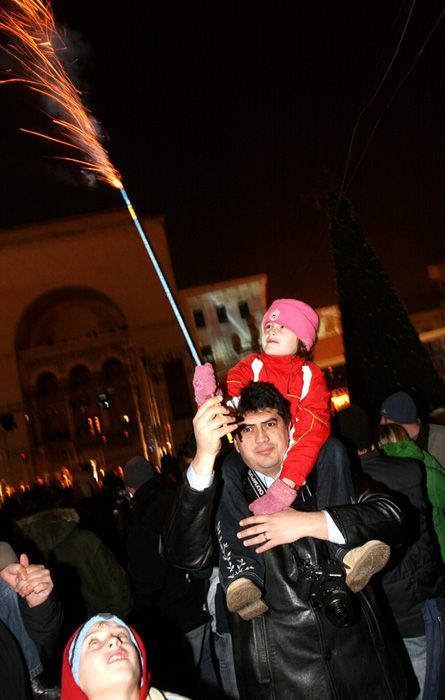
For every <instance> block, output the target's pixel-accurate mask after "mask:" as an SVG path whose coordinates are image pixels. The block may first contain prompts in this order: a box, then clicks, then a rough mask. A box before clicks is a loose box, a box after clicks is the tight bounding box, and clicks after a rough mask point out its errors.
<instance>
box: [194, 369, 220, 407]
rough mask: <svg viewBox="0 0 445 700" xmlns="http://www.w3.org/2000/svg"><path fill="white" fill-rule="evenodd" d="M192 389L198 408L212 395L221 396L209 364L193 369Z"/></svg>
mask: <svg viewBox="0 0 445 700" xmlns="http://www.w3.org/2000/svg"><path fill="white" fill-rule="evenodd" d="M193 389H194V391H195V401H196V403H197V404H198V406H201V404H203V403H204V401H207V399H209V398H210V397H211V396H213V394H218V395H220V394H222V391H221V389H220V388H219V387H218V385H217V383H216V377H215V372H214V371H213V367H212V365H211V364H210V362H206V363H205V365H198V366H197V367H195V373H194V375H193Z"/></svg>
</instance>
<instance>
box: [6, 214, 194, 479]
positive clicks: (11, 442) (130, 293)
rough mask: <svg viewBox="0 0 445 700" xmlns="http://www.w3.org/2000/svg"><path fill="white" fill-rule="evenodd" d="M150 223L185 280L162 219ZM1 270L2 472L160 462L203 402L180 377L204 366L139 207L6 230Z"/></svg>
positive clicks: (19, 475) (166, 261)
mask: <svg viewBox="0 0 445 700" xmlns="http://www.w3.org/2000/svg"><path fill="white" fill-rule="evenodd" d="M144 224H145V227H146V230H147V233H148V235H149V238H150V241H151V243H152V246H153V248H154V250H155V252H156V255H157V256H158V258H159V260H160V262H161V265H162V267H163V269H164V271H165V273H166V275H167V277H168V278H169V281H170V284H171V286H172V287H173V288H174V280H173V273H172V268H171V264H170V258H169V253H168V247H167V243H166V239H165V233H164V229H163V222H162V219H151V220H148V221H145V222H144ZM0 271H1V287H2V333H1V335H0V425H1V429H0V478H3V479H5V480H6V481H7V482H9V483H11V484H14V485H15V484H18V483H19V482H20V481H21V480H22V479H23V480H31V479H32V478H34V477H35V476H36V475H37V474H43V473H52V472H53V471H55V470H56V469H60V468H61V467H62V466H67V467H70V468H74V467H75V466H76V465H78V464H79V463H80V462H82V461H86V460H89V459H93V460H94V461H95V462H96V463H97V465H98V467H99V468H103V467H105V466H108V467H112V466H115V465H118V464H123V463H125V461H126V460H127V459H128V458H129V457H131V456H133V455H135V454H146V455H148V456H151V457H152V458H153V459H154V461H155V462H159V458H160V455H161V454H162V453H163V451H165V450H168V449H169V448H170V446H172V445H173V443H174V442H175V440H176V441H177V440H179V439H182V438H183V437H184V435H185V433H186V431H187V430H189V428H190V416H191V414H192V412H193V405H192V402H191V398H190V399H189V401H188V403H187V401H184V400H182V403H181V406H180V407H179V408H177V409H176V407H175V411H173V410H172V407H171V400H170V399H171V396H170V388H171V375H172V373H173V375H174V378H175V382H176V384H177V383H178V378H179V382H181V381H182V384H183V385H187V384H188V379H187V377H189V376H190V375H191V372H192V369H193V367H192V363H191V360H190V359H189V355H188V352H187V350H186V347H185V343H184V341H183V338H182V334H181V333H180V330H179V328H178V324H177V322H176V319H175V318H174V316H173V312H172V310H171V308H170V306H169V303H168V301H167V299H166V297H165V294H164V292H163V290H162V288H161V285H160V283H159V280H158V279H157V277H156V275H155V272H154V270H153V268H152V265H151V263H150V261H149V260H148V257H147V255H146V253H145V250H144V248H143V246H142V243H141V242H140V240H139V238H138V236H137V235H136V233H135V231H134V228H133V225H132V223H131V221H130V220H129V217H128V214H127V213H126V212H125V211H123V212H120V211H117V212H111V213H101V214H97V215H89V216H81V217H74V218H70V219H67V220H59V221H52V222H48V223H46V224H38V225H33V226H28V227H23V228H16V229H10V230H3V231H2V232H1V235H0ZM169 378H170V383H169Z"/></svg>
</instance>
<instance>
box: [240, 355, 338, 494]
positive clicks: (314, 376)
mask: <svg viewBox="0 0 445 700" xmlns="http://www.w3.org/2000/svg"><path fill="white" fill-rule="evenodd" d="M250 381H260V382H270V383H271V384H273V385H274V386H275V387H276V388H277V389H278V390H279V391H280V392H281V393H282V394H283V396H285V397H286V398H287V399H288V400H289V401H290V404H291V416H292V426H291V432H290V438H291V440H290V443H289V448H288V450H287V452H286V455H285V458H284V460H283V469H282V471H281V474H280V478H281V479H282V478H283V477H286V478H288V479H291V480H292V481H294V482H295V484H296V486H301V485H302V484H304V482H305V479H306V477H307V475H308V474H309V472H310V471H311V469H312V468H313V466H314V464H315V462H316V460H317V457H318V453H319V451H320V449H321V446H322V445H323V443H324V442H325V441H326V439H327V438H328V436H329V433H330V394H329V390H328V388H327V386H326V380H325V378H324V374H323V372H322V371H321V369H320V368H319V367H317V365H315V364H314V363H313V362H308V361H306V360H304V359H303V358H302V357H297V356H295V355H285V356H284V357H275V356H273V355H266V354H265V353H261V354H260V355H258V354H252V355H248V356H247V357H245V358H243V359H242V360H241V361H240V362H238V364H237V365H235V367H233V368H232V369H231V370H229V373H228V375H227V391H228V394H229V396H239V394H240V392H241V389H243V387H245V386H246V385H247V384H248V383H249V382H250Z"/></svg>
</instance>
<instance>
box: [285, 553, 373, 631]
mask: <svg viewBox="0 0 445 700" xmlns="http://www.w3.org/2000/svg"><path fill="white" fill-rule="evenodd" d="M298 583H299V594H300V596H301V597H302V598H303V600H306V601H308V602H310V604H311V605H312V607H313V608H314V610H316V611H323V613H324V614H325V616H326V618H327V619H328V620H329V622H330V623H331V624H333V625H334V626H335V627H351V626H352V625H354V624H355V623H356V622H357V620H358V618H359V614H360V609H359V606H358V602H357V599H356V598H355V596H354V595H353V594H352V593H351V591H350V590H349V588H348V587H347V585H346V583H345V581H344V575H343V572H342V570H341V568H340V566H339V565H338V564H337V562H333V561H327V562H323V564H322V565H320V564H312V563H310V562H307V561H306V562H302V563H301V564H300V566H299V576H298Z"/></svg>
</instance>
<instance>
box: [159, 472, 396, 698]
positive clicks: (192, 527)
mask: <svg viewBox="0 0 445 700" xmlns="http://www.w3.org/2000/svg"><path fill="white" fill-rule="evenodd" d="M244 469H245V467H244ZM237 478H238V477H237ZM215 491H216V485H215V484H214V485H212V486H211V487H210V488H209V489H206V490H205V491H202V492H197V491H195V490H193V489H192V488H191V487H190V486H189V484H188V482H186V481H185V482H184V483H183V484H182V485H181V487H180V489H179V491H178V493H177V497H176V501H175V504H174V507H173V510H172V516H171V518H170V519H169V520H168V521H167V526H166V528H165V532H164V537H163V547H164V555H165V556H166V557H167V558H168V559H169V560H170V561H171V562H172V563H175V564H177V565H180V566H187V567H195V568H199V567H201V566H205V565H206V563H207V561H208V558H209V556H210V549H211V545H212V539H213V538H212V527H213V525H212V510H213V507H214V496H215ZM245 495H246V499H247V501H248V502H250V501H251V500H253V497H254V494H253V493H251V492H249V486H248V485H246V486H245ZM329 513H330V514H331V516H332V518H333V520H334V522H335V523H336V525H337V527H338V528H339V529H340V531H341V532H342V534H343V536H344V537H345V540H346V543H347V546H351V547H354V546H358V545H361V544H363V543H364V542H365V541H366V540H369V539H382V540H384V541H386V542H387V543H388V544H390V545H393V546H396V545H398V544H399V543H400V541H401V539H402V535H403V515H402V512H401V510H400V509H399V508H398V507H397V505H396V504H395V503H394V502H393V501H392V500H391V499H390V498H388V497H386V496H385V495H381V494H371V493H368V494H365V495H364V496H363V497H362V499H361V502H360V504H358V505H347V506H339V507H336V508H330V509H329ZM264 556H265V565H266V581H265V590H266V592H265V600H266V602H267V604H268V606H269V611H268V612H267V613H266V614H265V615H262V616H260V617H258V618H256V619H254V620H251V621H249V622H246V621H243V620H241V618H240V617H239V616H237V615H233V616H231V625H232V634H233V642H234V652H235V653H234V656H235V663H236V672H237V680H238V687H239V690H240V696H241V698H242V699H245V700H252V699H253V698H255V700H315V699H317V700H360V699H362V698H363V699H364V698H366V699H367V700H389V699H391V700H401V699H402V698H404V697H405V678H404V676H403V673H402V671H401V669H400V665H399V660H398V654H397V648H396V647H393V645H392V643H391V642H390V641H389V640H388V638H387V636H386V635H385V634H384V633H383V624H382V620H381V618H380V615H379V612H378V610H377V608H376V606H375V605H374V601H373V599H372V593H371V591H369V590H366V592H364V593H361V594H358V595H357V596H355V600H356V603H357V605H358V619H357V621H356V623H355V624H354V625H353V626H352V627H348V628H346V629H342V628H340V627H336V626H334V625H333V624H332V623H331V622H329V620H328V619H327V618H326V616H325V614H324V611H323V609H318V607H317V605H316V604H314V605H312V604H311V602H310V601H309V600H308V591H307V586H303V583H304V582H305V581H306V579H304V578H303V575H302V573H301V571H302V566H303V567H304V563H306V565H310V564H315V565H317V564H320V563H324V562H326V561H327V559H328V552H327V545H326V544H325V543H324V542H321V541H320V540H316V539H313V538H305V539H303V540H300V541H299V542H297V543H294V544H292V545H283V546H280V547H276V548H274V549H272V550H270V551H268V552H266V553H265V555H264Z"/></svg>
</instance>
